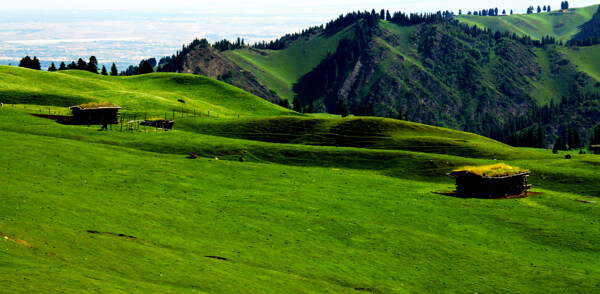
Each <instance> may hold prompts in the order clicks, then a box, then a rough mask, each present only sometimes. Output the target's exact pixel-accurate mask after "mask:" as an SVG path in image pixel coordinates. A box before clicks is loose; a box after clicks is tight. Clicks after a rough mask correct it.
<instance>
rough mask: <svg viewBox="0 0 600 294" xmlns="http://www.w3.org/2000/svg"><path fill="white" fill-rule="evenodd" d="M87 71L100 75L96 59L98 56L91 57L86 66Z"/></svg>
mask: <svg viewBox="0 0 600 294" xmlns="http://www.w3.org/2000/svg"><path fill="white" fill-rule="evenodd" d="M86 70H87V71H89V72H91V73H95V74H97V73H98V60H97V59H96V56H93V55H92V56H90V61H89V62H88V64H87V66H86Z"/></svg>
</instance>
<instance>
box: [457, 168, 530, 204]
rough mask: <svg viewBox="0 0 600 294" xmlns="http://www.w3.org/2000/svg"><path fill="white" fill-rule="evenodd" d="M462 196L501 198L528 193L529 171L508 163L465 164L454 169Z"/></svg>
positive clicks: (458, 190) (458, 191)
mask: <svg viewBox="0 0 600 294" xmlns="http://www.w3.org/2000/svg"><path fill="white" fill-rule="evenodd" d="M449 175H452V176H455V177H456V192H457V193H458V194H459V195H460V196H462V197H473V198H501V197H506V196H515V195H521V194H527V189H529V188H530V187H531V185H528V184H527V177H528V176H529V171H528V170H524V169H521V168H518V167H512V166H510V165H506V164H503V163H501V164H494V165H485V166H465V167H462V168H459V169H456V170H454V171H452V172H451V173H450V174H449Z"/></svg>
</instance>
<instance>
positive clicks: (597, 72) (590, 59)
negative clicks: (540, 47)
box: [559, 45, 600, 81]
mask: <svg viewBox="0 0 600 294" xmlns="http://www.w3.org/2000/svg"><path fill="white" fill-rule="evenodd" d="M559 48H560V51H561V53H563V54H565V55H566V56H568V58H569V60H571V61H573V62H574V63H575V64H576V65H577V67H579V69H580V70H581V71H584V72H586V73H587V74H588V75H590V76H591V77H592V78H594V79H595V80H596V81H600V45H595V46H589V47H559Z"/></svg>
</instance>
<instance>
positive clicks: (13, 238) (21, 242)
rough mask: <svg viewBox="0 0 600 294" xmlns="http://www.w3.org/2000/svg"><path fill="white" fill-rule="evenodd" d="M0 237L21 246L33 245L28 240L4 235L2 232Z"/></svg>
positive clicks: (30, 246) (31, 246)
mask: <svg viewBox="0 0 600 294" xmlns="http://www.w3.org/2000/svg"><path fill="white" fill-rule="evenodd" d="M0 238H4V240H8V241H11V242H15V243H17V244H19V245H22V246H27V247H29V248H33V245H32V244H31V243H29V242H27V241H25V240H21V239H19V238H15V237H11V236H9V235H6V234H4V233H0Z"/></svg>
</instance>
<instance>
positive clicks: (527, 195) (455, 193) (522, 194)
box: [433, 191, 542, 200]
mask: <svg viewBox="0 0 600 294" xmlns="http://www.w3.org/2000/svg"><path fill="white" fill-rule="evenodd" d="M433 193H435V194H439V195H445V196H450V197H456V198H478V199H492V200H500V199H518V198H526V197H529V196H535V195H541V194H542V193H540V192H523V193H521V194H519V195H509V196H504V197H499V198H485V197H481V198H479V197H471V196H464V195H461V194H459V193H458V192H456V191H441V192H433Z"/></svg>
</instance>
